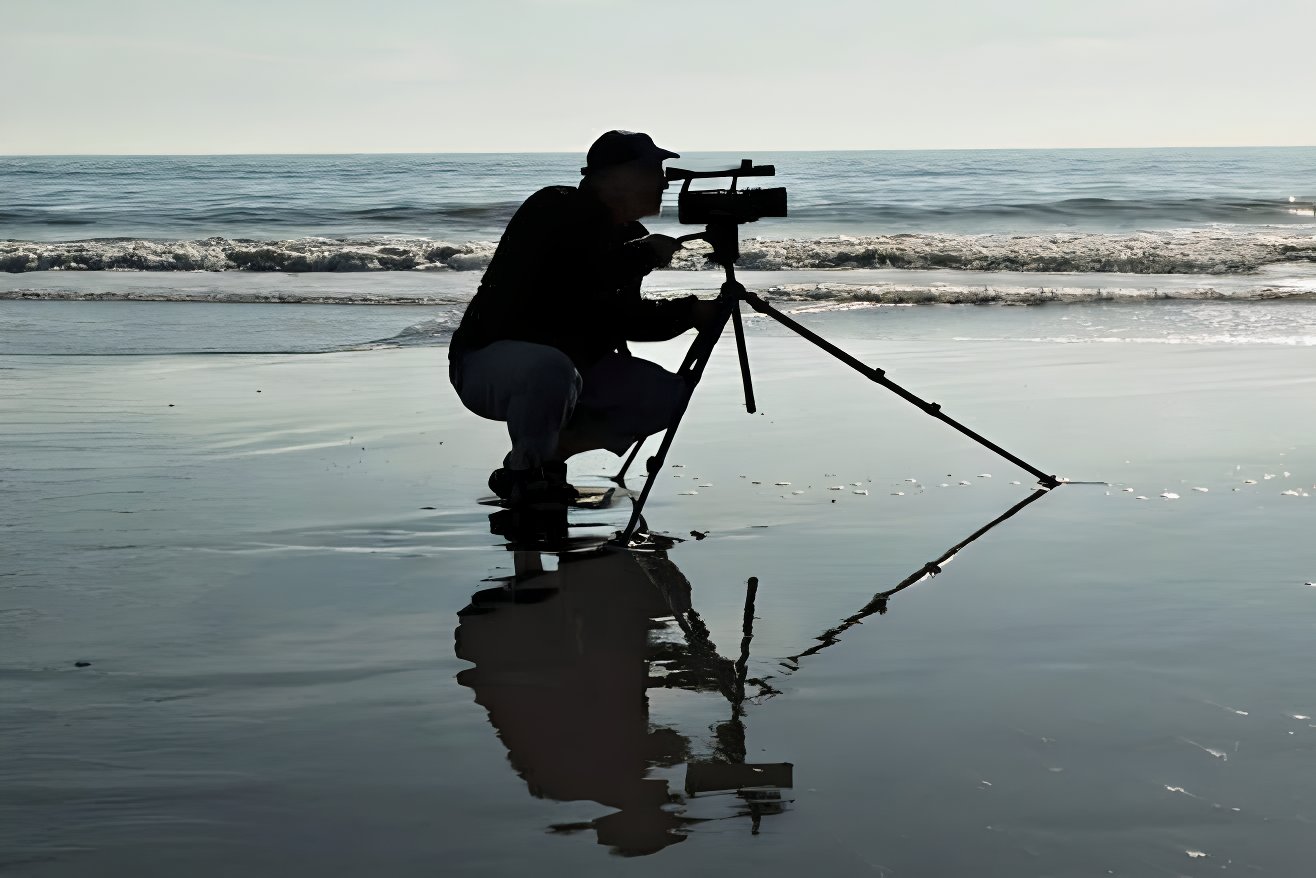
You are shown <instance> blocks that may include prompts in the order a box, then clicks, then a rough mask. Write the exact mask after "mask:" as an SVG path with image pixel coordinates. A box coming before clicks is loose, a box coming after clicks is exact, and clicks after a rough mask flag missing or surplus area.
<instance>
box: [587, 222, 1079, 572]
mask: <svg viewBox="0 0 1316 878" xmlns="http://www.w3.org/2000/svg"><path fill="white" fill-rule="evenodd" d="M739 228H740V226H739V223H738V222H737V221H736V220H735V219H726V220H718V219H714V220H713V221H711V222H709V224H708V226H707V228H706V229H705V230H704V231H703V232H697V233H695V234H691V235H684V236H682V237H681V238H678V239H677V240H679V241H682V242H684V241H691V240H695V239H703V240H704V241H707V242H708V243H709V244H711V245H712V247H713V256H712V260H713V261H714V262H716V263H718V264H719V265H721V266H722V267H723V269H724V270H725V271H726V281H725V282H724V283H723V284H722V290H721V293H720V294H719V295H718V298H717V301H718V303H719V305H721V317H720V319H718V320H716V321H714V323H713V324H712V325H710V326H707V327H705V328H703V329H701V330H700V331H699V334H698V335H697V336H696V337H695V340H694V342H693V343H692V344H691V345H690V350H689V351H687V352H686V355H685V359H684V360H682V362H681V367H680V369H678V370H677V374H678V375H680V376H681V377H682V378H684V379H685V382H686V388H687V389H686V393H685V396H684V397H683V398H682V400H681V402H680V404H679V405H678V406H677V410H676V412H675V413H674V414H673V416H672V420H671V423H669V424H668V426H667V431H666V433H665V434H664V435H663V440H662V443H661V444H660V445H659V446H658V452H657V454H655V455H654V456H652V457H650V458H649V459H648V461H647V465H646V470H647V471H648V478H647V479H646V480H645V482H644V488H643V489H642V490H641V491H640V496H639V498H638V499H636V501H635V506H634V509H633V510H632V511H631V518H630V521H629V522H628V523H627V525H626V529H625V530H624V531H622V532H621V534H620V535H619V536H618V538H617V541H618V542H619V543H620V544H621V545H623V546H625V545H630V544H631V539H632V537H634V535H635V533H636V531H637V530H638V529H639V528H640V527H641V525H642V524H643V523H644V516H643V512H644V504H645V502H646V501H647V500H648V499H649V493H650V491H652V490H653V485H654V482H655V481H656V480H657V478H658V473H659V472H661V471H662V468H663V463H664V462H665V461H666V460H667V452H668V450H669V449H670V448H671V447H672V440H673V439H674V438H675V436H676V429H677V427H679V426H680V424H681V419H682V418H683V417H684V416H685V410H686V408H687V407H689V404H690V398H691V397H692V396H693V395H694V391H695V388H696V387H697V386H698V385H699V380H700V379H701V378H702V377H703V375H704V367H705V366H707V365H708V359H709V357H710V356H711V355H712V353H713V348H714V347H715V346H716V345H717V341H718V339H719V338H720V337H721V336H722V331H723V330H724V329H725V328H726V325H727V321H728V320H730V321H731V323H732V327H733V328H734V330H735V336H736V353H737V355H738V356H739V359H740V379H741V382H742V383H743V384H744V388H745V409H746V410H747V411H748V412H749V413H750V414H753V413H754V412H755V411H756V407H755V405H754V384H753V380H752V378H751V377H750V371H749V355H748V353H747V352H746V350H745V328H744V326H743V324H742V323H741V319H740V303H741V302H744V303H745V304H747V305H749V307H751V308H753V309H754V310H755V311H757V312H758V313H760V314H766V315H767V316H768V317H771V318H772V319H773V320H775V321H777V322H778V323H780V324H781V325H782V326H785V327H786V328H787V329H789V330H791V331H792V332H794V333H795V334H796V335H799V336H800V337H801V338H803V339H805V340H807V341H810V342H812V343H813V344H815V345H817V346H818V347H820V348H822V349H823V350H825V351H827V353H829V354H831V355H832V356H834V357H836V358H837V359H838V360H840V361H841V362H842V363H845V364H846V365H847V366H849V367H850V368H852V369H854V370H855V371H856V372H858V373H859V374H861V375H863V376H864V377H866V378H868V379H869V380H870V381H873V382H875V383H877V384H880V385H881V386H883V387H885V388H886V389H888V390H890V391H892V392H893V393H895V394H896V395H897V396H899V397H900V398H901V399H904V400H906V401H908V402H910V403H913V404H914V405H915V406H917V407H918V408H919V409H921V410H922V411H924V412H926V413H927V414H929V415H932V416H933V417H934V418H936V419H937V420H939V421H943V422H945V423H946V424H949V425H950V426H951V427H954V428H955V429H956V430H958V431H959V432H961V433H963V434H964V435H965V436H968V437H969V438H970V439H972V440H973V441H974V442H977V443H978V444H979V445H982V446H983V447H985V448H989V449H991V450H992V451H994V452H996V453H997V454H998V455H1000V456H1001V457H1003V458H1005V459H1006V460H1008V461H1010V462H1011V463H1013V464H1014V465H1015V466H1018V467H1020V468H1021V469H1024V470H1026V471H1027V472H1029V473H1031V474H1032V475H1034V476H1036V477H1037V481H1038V484H1039V485H1040V486H1041V487H1042V488H1044V489H1050V488H1054V487H1056V486H1057V485H1059V484H1060V480H1059V479H1057V478H1056V477H1055V476H1054V475H1048V474H1047V473H1045V472H1043V471H1042V470H1040V469H1038V468H1037V467H1035V466H1033V465H1031V464H1029V463H1027V462H1026V461H1024V460H1022V459H1021V458H1019V457H1016V456H1015V455H1013V454H1011V453H1010V452H1008V451H1006V450H1005V449H1004V448H1002V447H1001V446H999V445H997V444H996V443H995V442H992V441H991V440H990V439H988V438H986V437H985V436H982V435H980V434H979V433H976V432H974V431H973V430H971V429H969V428H968V427H966V426H965V425H963V424H961V423H960V422H959V421H957V420H955V419H954V418H952V417H950V416H949V415H947V414H945V413H944V412H943V411H942V410H941V405H940V404H938V403H935V402H928V401H927V400H924V399H922V398H920V397H918V396H915V395H914V394H913V393H910V392H909V391H908V390H906V389H905V388H903V387H901V386H900V385H898V384H896V383H895V382H894V381H892V380H891V379H890V378H887V377H886V372H885V371H884V370H882V369H877V368H874V367H872V366H868V365H866V364H865V363H863V362H862V361H861V360H858V359H856V358H855V357H853V356H851V355H850V354H848V353H846V352H845V351H843V350H841V349H840V348H839V347H837V346H836V345H834V344H832V343H831V342H829V341H827V339H825V338H823V337H822V336H820V335H818V334H817V333H815V332H813V331H812V330H810V329H807V328H806V327H804V326H801V325H800V324H799V323H798V322H796V321H795V320H792V319H791V318H790V317H787V316H786V315H785V314H783V313H781V312H780V311H778V310H777V309H776V308H773V307H772V306H771V305H769V304H768V303H767V302H765V301H764V300H763V299H762V298H760V297H759V296H758V294H756V293H752V292H750V291H749V290H747V289H745V287H744V285H743V284H741V283H740V282H739V281H738V280H736V268H735V265H736V261H737V260H738V259H739V258H740V239H739ZM641 441H642V440H641ZM639 450H640V443H638V442H637V443H636V445H635V448H634V449H633V450H632V451H631V454H630V457H628V458H627V460H626V462H625V464H623V466H622V468H621V471H620V472H619V473H617V475H616V476H615V477H614V478H613V481H616V482H620V481H621V480H622V479H623V478H624V477H625V475H626V471H627V470H628V469H629V468H630V466H631V464H632V463H633V462H634V460H635V457H636V455H637V454H638V453H639Z"/></svg>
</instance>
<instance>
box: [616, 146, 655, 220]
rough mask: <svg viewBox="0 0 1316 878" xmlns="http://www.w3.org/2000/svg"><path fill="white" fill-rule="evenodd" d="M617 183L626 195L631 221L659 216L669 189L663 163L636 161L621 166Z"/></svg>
mask: <svg viewBox="0 0 1316 878" xmlns="http://www.w3.org/2000/svg"><path fill="white" fill-rule="evenodd" d="M617 170H618V172H619V173H618V174H617V176H616V178H615V182H616V185H617V188H618V190H619V191H620V192H621V193H622V194H623V195H624V197H625V201H626V206H627V213H629V214H631V216H630V217H628V218H629V219H640V218H641V217H646V216H657V215H658V212H659V211H660V210H662V206H663V192H664V191H665V190H666V189H667V177H666V176H665V175H664V173H663V163H662V162H661V161H652V160H647V161H646V160H636V161H633V162H628V163H627V164H625V165H622V166H620V167H619V168H618V169H617Z"/></svg>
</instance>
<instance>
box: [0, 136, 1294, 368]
mask: <svg viewBox="0 0 1316 878" xmlns="http://www.w3.org/2000/svg"><path fill="white" fill-rule="evenodd" d="M742 158H750V159H752V160H753V161H755V162H756V163H759V164H772V165H774V166H775V167H776V169H777V174H776V176H775V178H758V179H757V180H755V181H753V182H754V183H756V184H760V185H774V186H778V185H779V186H784V187H786V188H787V190H788V192H789V200H790V208H789V210H790V215H789V216H788V217H787V218H784V219H765V220H762V221H760V222H758V223H754V224H747V225H745V226H744V227H743V230H742V238H743V246H742V252H743V255H742V259H741V262H740V264H739V268H740V269H741V270H742V271H744V272H745V275H744V279H745V280H746V282H747V283H748V284H749V285H750V286H751V287H753V288H755V289H756V290H759V291H760V292H763V293H765V294H766V295H767V296H768V297H769V298H771V299H774V300H776V301H777V302H778V303H779V304H782V305H783V306H784V307H801V308H805V309H806V310H810V311H816V310H819V309H824V310H826V309H855V308H866V307H871V306H876V305H903V304H983V303H1005V304H1042V303H1051V302H1061V301H1063V302H1069V303H1090V304H1095V305H1097V306H1101V305H1105V304H1109V303H1111V302H1117V303H1128V302H1131V301H1132V302H1153V301H1154V302H1164V301H1165V300H1176V301H1187V302H1205V301H1209V302H1216V303H1220V302H1226V303H1229V304H1230V305H1231V306H1232V308H1233V310H1229V311H1227V312H1221V311H1219V310H1216V311H1210V312H1202V311H1196V312H1194V311H1192V310H1191V309H1189V310H1187V311H1185V310H1183V309H1180V310H1177V311H1176V310H1173V309H1171V310H1165V309H1161V310H1160V311H1154V312H1153V311H1148V312H1146V313H1147V314H1156V315H1158V317H1165V318H1167V319H1166V320H1162V321H1159V322H1164V323H1166V324H1167V325H1166V327H1165V329H1164V332H1154V333H1152V334H1151V335H1150V336H1148V335H1136V336H1135V335H1130V336H1128V337H1129V338H1151V337H1155V338H1161V339H1164V340H1192V339H1194V338H1198V339H1203V340H1227V341H1242V342H1247V341H1248V340H1255V341H1258V342H1260V343H1292V344H1312V343H1316V331H1314V330H1313V326H1312V324H1311V322H1310V320H1309V319H1307V318H1305V317H1297V318H1295V315H1305V314H1306V313H1307V309H1305V308H1298V309H1296V310H1294V309H1289V310H1277V309H1273V308H1272V309H1270V310H1262V311H1258V310H1255V309H1247V308H1243V309H1242V310H1239V309H1238V306H1239V305H1240V303H1247V302H1262V301H1264V302H1266V303H1270V304H1274V303H1275V302H1276V301H1284V302H1288V303H1290V304H1293V303H1298V302H1305V301H1308V300H1310V299H1312V298H1314V297H1316V216H1314V215H1313V210H1314V208H1313V205H1314V204H1316V148H1257V149H1128V150H1119V149H1108V150H1022V151H1021V150H983V151H905V152H786V153H773V152H764V153H754V154H746V155H743V156H742V155H740V154H731V153H694V154H687V155H685V156H683V157H682V158H681V159H679V160H674V161H673V162H672V163H671V164H673V165H676V166H679V167H689V168H691V169H696V170H711V169H720V168H728V167H733V166H735V165H736V164H738V163H739V161H740V160H741V159H742ZM580 162H581V158H580V156H577V155H573V154H558V153H540V154H521V155H499V154H488V155H438V154H436V155H344V156H309V155H308V156H102V157H93V156H88V157H40V156H37V157H13V156H11V157H0V192H3V193H4V198H3V201H0V269H3V273H0V321H3V322H2V323H0V326H3V327H4V328H5V331H4V332H3V335H0V352H7V353H20V354H28V355H32V354H41V353H61V354H79V353H98V354H106V353H150V352H223V351H231V352H260V351H270V352H295V351H304V352H312V351H325V350H339V349H350V348H352V347H355V346H361V345H381V344H382V345H388V344H398V345H414V344H442V343H444V342H445V341H446V339H447V337H448V334H449V333H450V332H451V329H452V328H453V326H454V325H455V322H456V321H457V320H458V319H459V318H460V314H461V311H462V309H463V307H464V305H465V302H466V301H468V300H469V298H470V296H471V295H472V294H473V292H474V289H475V287H476V285H477V284H478V282H479V277H480V273H481V270H482V269H483V268H484V266H485V265H487V264H488V259H489V257H490V255H491V254H492V252H493V249H494V246H495V244H496V241H497V238H498V236H499V234H500V233H501V230H502V228H503V226H504V224H505V223H506V221H507V219H508V218H509V217H510V216H511V214H512V212H513V211H514V210H515V209H516V206H517V205H518V204H519V203H520V201H521V200H522V199H523V198H524V197H526V196H527V195H529V194H530V193H531V192H533V191H535V190H536V189H538V188H540V187H541V186H545V185H550V184H571V183H574V182H575V181H577V180H578V179H579V164H580ZM675 200H676V193H675V189H673V190H672V191H669V193H668V195H667V198H666V200H665V204H664V210H663V215H662V216H660V217H657V218H654V219H652V220H651V221H649V222H648V225H649V227H650V228H651V230H653V231H661V232H665V233H669V234H681V233H683V232H688V231H690V227H682V226H679V225H678V224H676V222H675V221H674V219H673V218H674V216H675V214H676V210H675V206H676V205H675ZM698 246H699V245H697V244H692V245H689V246H688V247H687V249H686V250H685V251H682V252H681V253H679V254H678V255H677V258H676V259H675V260H674V261H673V265H672V269H671V270H668V271H663V272H657V273H655V274H654V275H653V276H652V277H651V278H650V280H649V283H648V289H649V290H650V292H652V293H653V294H656V295H679V294H684V293H687V292H690V291H695V292H704V293H708V292H711V291H715V290H716V289H717V286H718V283H719V279H720V274H719V273H718V272H715V271H709V270H708V269H709V267H710V266H709V263H707V261H706V260H705V259H704V255H705V253H704V251H701V250H699V249H698ZM571 267H572V256H571V254H570V253H563V254H562V256H561V261H560V262H559V263H557V264H555V265H551V266H545V267H544V270H545V271H570V270H571ZM13 300H24V302H25V303H26V304H21V305H15V304H11V302H12V301H13ZM31 300H37V301H47V302H51V301H67V300H75V301H80V302H83V303H84V304H82V305H80V306H77V307H74V308H69V307H45V308H41V307H38V306H35V305H33V304H31ZM88 300H94V301H95V302H96V303H98V304H96V305H93V304H91V303H90V302H89V301H88ZM174 301H184V302H207V303H220V304H227V305H229V306H231V307H229V308H227V309H225V310H224V311H223V312H222V313H209V312H207V313H205V314H204V315H202V314H201V312H188V314H187V315H186V317H185V318H183V319H181V320H180V319H176V318H178V317H179V316H180V315H179V314H178V312H173V311H166V310H160V309H159V308H153V307H150V306H149V305H143V304H142V303H159V302H174ZM107 302H113V303H117V304H118V305H119V306H120V307H118V308H113V307H111V308H107V307H105V305H104V303H107ZM130 303H132V306H131V309H130V310H124V308H127V307H128V306H129V304H130ZM268 304H281V305H293V304H301V305H308V306H309V305H345V304H352V305H362V306H400V307H401V308H402V309H403V310H401V311H399V310H396V307H395V309H394V310H386V311H381V310H380V309H379V308H374V309H366V310H365V311H362V310H353V311H352V312H350V313H349V312H343V313H337V314H334V313H326V312H324V311H323V310H322V309H314V310H307V311H299V312H297V314H296V315H294V314H292V313H290V312H288V311H286V309H285V310H283V311H279V310H278V309H274V310H270V309H266V308H261V309H258V310H256V311H252V310H249V309H245V308H239V307H238V306H242V305H268ZM417 309H419V310H417ZM1098 313H1103V312H1100V311H1098ZM1120 313H1124V312H1120ZM1207 313H1209V314H1211V315H1217V316H1212V317H1211V318H1210V319H1209V321H1208V322H1210V323H1211V324H1212V330H1211V331H1210V332H1196V333H1194V332H1192V331H1190V330H1189V329H1188V328H1185V326H1184V325H1182V324H1183V323H1185V322H1186V323H1187V324H1190V325H1191V324H1196V323H1200V322H1201V321H1200V319H1199V318H1201V316H1202V315H1203V314H1207ZM1221 313H1229V314H1231V315H1239V319H1238V320H1237V321H1235V320H1234V319H1233V318H1229V319H1223V320H1222V319H1221V318H1220V317H1219V316H1218V315H1219V314H1221ZM1276 314H1279V315H1282V316H1281V317H1280V318H1277V319H1268V318H1269V317H1271V316H1273V315H1276ZM311 315H314V316H313V317H312V316H311ZM1185 315H1187V316H1185ZM1242 315H1246V316H1242ZM1295 319H1296V322H1295ZM856 320H858V321H859V323H857V324H856V325H857V326H858V325H861V324H863V318H856ZM955 322H956V321H955V319H953V318H948V317H946V316H944V315H943V316H942V317H941V318H940V319H939V322H938V324H936V326H932V327H929V330H930V331H935V329H936V327H938V326H939V327H949V326H951V325H953V324H954V323H955ZM1096 322H1097V323H1099V324H1102V325H1103V326H1104V323H1105V321H1102V320H1096ZM1152 322H1153V323H1156V322H1158V321H1157V320H1155V319H1153V320H1152ZM1222 324H1223V325H1222ZM864 325H866V324H864ZM252 327H259V331H258V332H255V333H254V334H253V332H252V331H251V328H252ZM1062 328H1064V327H1062ZM861 331H866V332H872V331H877V332H880V331H881V330H880V329H877V328H873V327H871V326H868V327H867V328H866V329H863V330H861ZM955 332H958V330H955ZM1103 333H1104V334H1103ZM961 334H965V335H972V334H973V333H972V332H970V331H969V330H965V331H964V333H961ZM1069 335H1072V334H1071V333H1064V332H1059V333H1058V334H1056V335H1055V337H1062V336H1065V337H1067V336H1069ZM1076 337H1077V338H1086V337H1087V336H1085V335H1083V334H1082V333H1079V335H1078V336H1076ZM1091 337H1092V338H1094V339H1097V338H1099V339H1110V338H1118V337H1120V336H1112V335H1110V334H1109V333H1105V331H1104V330H1097V331H1095V332H1094V333H1092V334H1091Z"/></svg>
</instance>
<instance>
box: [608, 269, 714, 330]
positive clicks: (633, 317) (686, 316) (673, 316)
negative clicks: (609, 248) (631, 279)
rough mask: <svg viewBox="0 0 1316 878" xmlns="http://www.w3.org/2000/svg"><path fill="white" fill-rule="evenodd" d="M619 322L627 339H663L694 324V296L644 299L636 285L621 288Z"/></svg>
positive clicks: (696, 300)
mask: <svg viewBox="0 0 1316 878" xmlns="http://www.w3.org/2000/svg"><path fill="white" fill-rule="evenodd" d="M618 295H620V296H621V298H622V307H621V313H620V315H619V316H620V318H621V320H620V322H621V329H622V334H623V335H624V337H625V338H626V340H627V341H666V340H667V339H669V338H676V337H677V336H678V335H680V334H681V333H683V332H685V331H686V330H687V329H690V328H692V327H693V326H694V325H695V303H696V302H698V301H699V299H698V298H697V297H695V296H682V297H681V298H679V299H646V298H644V297H643V296H641V295H640V285H639V283H638V282H637V283H635V284H634V285H633V287H631V288H628V289H622V290H621V291H620V292H619V293H618Z"/></svg>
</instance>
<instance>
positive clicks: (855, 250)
mask: <svg viewBox="0 0 1316 878" xmlns="http://www.w3.org/2000/svg"><path fill="white" fill-rule="evenodd" d="M495 246H496V245H495V244H494V243H493V242H490V241H467V242H464V243H457V244H454V243H450V242H446V241H435V240H430V239H428V238H403V239H397V238H360V239H356V238H354V239H342V240H340V239H332V238H295V239H292V240H287V241H247V240H240V239H229V238H206V239H203V240H199V241H147V240H97V241H72V242H62V243H40V242H32V241H0V271H6V272H28V271H54V270H61V271H115V270H135V271H234V270H237V271H282V272H314V271H337V272H350V271H433V270H451V271H479V270H483V269H484V268H485V267H486V266H488V264H489V260H490V259H491V258H492V256H493V253H494V249H495ZM706 255H707V250H705V249H700V245H698V244H692V245H690V246H689V247H687V249H685V250H682V251H680V252H678V253H677V255H676V258H675V259H674V260H673V262H672V266H671V267H672V268H673V269H677V270H698V269H704V268H707V267H709V266H708V262H707V260H706V258H705V257H706ZM1284 262H1290V263H1292V262H1316V235H1312V234H1300V233H1295V232H1291V231H1287V230H1283V229H1280V228H1276V227H1270V228H1265V229H1262V230H1256V229H1248V230H1240V229H1228V228H1223V227H1221V228H1209V229H1178V230H1169V231H1145V232H1130V233H1121V234H1105V233H1103V234H1097V233H1091V234H1087V233H1073V234H1054V233H1049V234H1033V235H999V234H994V235H993V234H983V235H951V234H897V235H874V236H863V237H853V236H834V237H826V238H811V239H785V240H767V239H759V238H751V239H749V240H746V241H744V242H743V243H742V244H741V259H740V262H739V263H738V266H739V267H740V268H742V269H749V270H755V269H758V270H791V269H833V268H834V269H847V268H904V269H956V270H964V271H1025V272H1096V273H1112V272H1118V273H1124V274H1212V275H1219V274H1238V273H1246V272H1251V271H1255V270H1256V269H1258V268H1260V267H1261V266H1263V265H1269V264H1274V263H1284Z"/></svg>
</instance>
